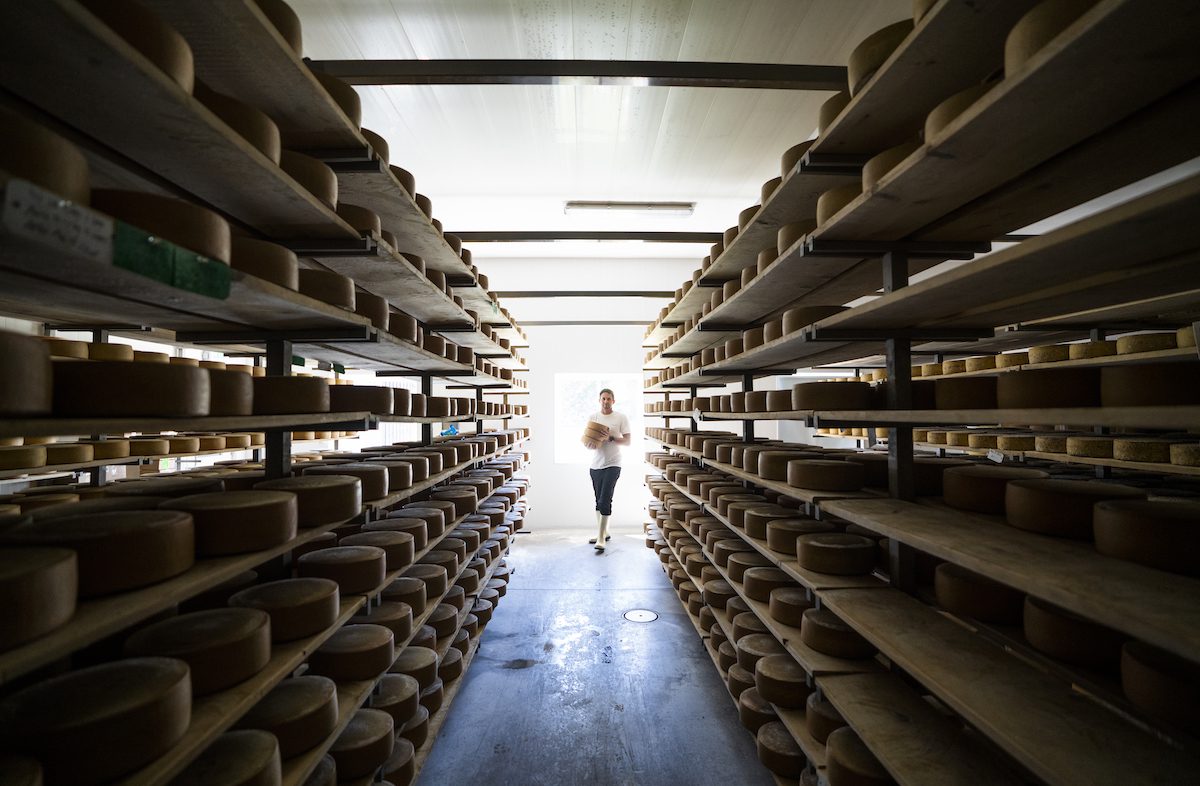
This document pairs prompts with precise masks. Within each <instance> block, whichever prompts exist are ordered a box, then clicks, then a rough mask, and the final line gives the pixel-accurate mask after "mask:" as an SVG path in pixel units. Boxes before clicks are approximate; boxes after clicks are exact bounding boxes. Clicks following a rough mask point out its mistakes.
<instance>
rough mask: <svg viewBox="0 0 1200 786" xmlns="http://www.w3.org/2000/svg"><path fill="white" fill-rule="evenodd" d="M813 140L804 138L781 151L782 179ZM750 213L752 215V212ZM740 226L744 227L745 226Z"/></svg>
mask: <svg viewBox="0 0 1200 786" xmlns="http://www.w3.org/2000/svg"><path fill="white" fill-rule="evenodd" d="M815 141H816V140H815V139H806V140H805V141H803V142H801V143H800V144H797V145H792V146H791V147H789V148H788V149H787V150H785V151H783V155H782V156H781V157H780V159H779V168H780V175H781V176H782V177H783V179H784V180H787V179H788V178H789V177H791V174H792V170H794V169H795V168H796V165H797V164H799V163H800V160H801V159H802V158H804V154H805V153H807V152H808V149H809V148H810V147H812V144H813V142H815ZM759 207H761V205H755V206H754V207H753V208H747V209H748V210H757V208H759ZM751 215H752V216H753V214H751ZM738 223H739V224H740V223H741V222H740V221H739V222H738ZM742 228H743V229H745V227H742Z"/></svg>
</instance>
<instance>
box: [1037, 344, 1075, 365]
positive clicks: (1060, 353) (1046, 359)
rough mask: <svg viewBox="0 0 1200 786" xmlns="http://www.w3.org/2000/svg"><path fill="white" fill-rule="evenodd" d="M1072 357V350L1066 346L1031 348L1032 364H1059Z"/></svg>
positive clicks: (1052, 345) (1050, 345)
mask: <svg viewBox="0 0 1200 786" xmlns="http://www.w3.org/2000/svg"><path fill="white" fill-rule="evenodd" d="M1070 357H1071V350H1070V349H1069V348H1068V347H1067V345H1066V344H1049V345H1046V346H1040V347H1030V348H1029V362H1030V363H1057V362H1059V361H1061V360H1068V359H1070Z"/></svg>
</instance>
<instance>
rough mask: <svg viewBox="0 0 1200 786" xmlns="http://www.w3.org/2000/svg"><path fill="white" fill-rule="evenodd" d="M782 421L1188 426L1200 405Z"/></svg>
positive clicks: (846, 414)
mask: <svg viewBox="0 0 1200 786" xmlns="http://www.w3.org/2000/svg"><path fill="white" fill-rule="evenodd" d="M774 414H777V415H779V414H782V415H783V417H779V418H777V419H779V420H807V419H808V418H809V417H810V416H811V417H813V419H814V422H815V423H816V424H817V425H818V426H819V427H822V428H823V427H825V426H828V425H831V424H846V425H848V424H854V425H869V424H880V425H885V424H889V423H903V424H912V425H927V426H939V425H942V426H953V425H964V426H969V425H992V426H1025V425H1028V424H1030V423H1052V424H1055V425H1059V426H1111V427H1114V428H1121V427H1123V428H1162V429H1188V428H1192V427H1193V426H1195V424H1196V423H1200V406H1179V407H1048V408H1039V409H958V410H949V409H947V410H940V409H925V410H921V409H913V410H839V411H828V412H825V411H818V412H805V411H800V412H789V413H774Z"/></svg>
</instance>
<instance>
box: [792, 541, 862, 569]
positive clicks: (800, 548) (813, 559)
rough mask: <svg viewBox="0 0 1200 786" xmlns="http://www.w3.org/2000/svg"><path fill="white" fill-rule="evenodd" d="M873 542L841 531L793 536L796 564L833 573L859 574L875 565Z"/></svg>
mask: <svg viewBox="0 0 1200 786" xmlns="http://www.w3.org/2000/svg"><path fill="white" fill-rule="evenodd" d="M876 552H877V547H876V545H875V541H873V540H871V539H870V538H864V537H862V536H861V535H849V534H846V533H844V532H817V533H813V534H810V535H801V536H800V537H799V538H797V539H796V558H797V561H798V562H799V563H800V567H802V568H805V569H807V570H811V571H815V572H817V573H828V574H832V575H837V576H862V575H866V574H868V573H870V572H871V570H872V569H873V568H874V567H875V557H876Z"/></svg>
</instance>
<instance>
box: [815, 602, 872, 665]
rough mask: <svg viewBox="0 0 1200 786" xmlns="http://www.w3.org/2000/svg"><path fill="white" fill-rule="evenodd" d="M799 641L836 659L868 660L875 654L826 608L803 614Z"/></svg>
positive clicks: (864, 641)
mask: <svg viewBox="0 0 1200 786" xmlns="http://www.w3.org/2000/svg"><path fill="white" fill-rule="evenodd" d="M800 640H801V641H803V642H804V643H805V644H807V645H808V646H810V647H812V648H813V649H814V650H816V651H817V652H822V653H824V654H826V655H832V656H834V657H836V658H869V657H871V656H873V655H874V654H875V647H874V646H872V645H871V643H870V642H868V641H867V640H866V639H864V638H863V637H862V636H860V635H859V634H858V633H856V632H855V631H854V630H853V629H852V628H851V627H850V626H849V625H847V624H846V623H844V622H842V620H841V619H839V618H838V617H837V615H835V614H834V613H833V612H831V611H830V610H829V609H826V608H820V609H809V610H808V611H805V612H804V616H803V622H802V623H801V625H800Z"/></svg>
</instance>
